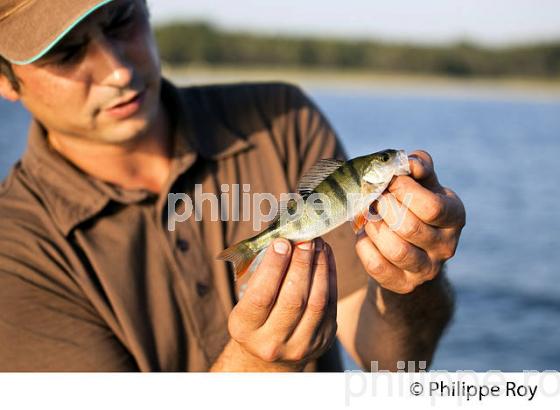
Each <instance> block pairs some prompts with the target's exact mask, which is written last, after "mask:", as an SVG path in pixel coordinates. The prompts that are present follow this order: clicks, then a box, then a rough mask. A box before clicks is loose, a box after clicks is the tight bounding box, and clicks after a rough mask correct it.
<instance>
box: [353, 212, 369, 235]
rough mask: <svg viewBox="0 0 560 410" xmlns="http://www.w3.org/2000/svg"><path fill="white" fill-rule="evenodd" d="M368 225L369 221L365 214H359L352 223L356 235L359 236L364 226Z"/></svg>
mask: <svg viewBox="0 0 560 410" xmlns="http://www.w3.org/2000/svg"><path fill="white" fill-rule="evenodd" d="M366 223H367V219H366V217H365V216H364V214H363V213H359V214H358V215H357V216H356V217H354V220H353V221H352V229H353V230H354V233H355V234H357V233H358V232H360V231H361V230H362V229H363V228H364V226H366Z"/></svg>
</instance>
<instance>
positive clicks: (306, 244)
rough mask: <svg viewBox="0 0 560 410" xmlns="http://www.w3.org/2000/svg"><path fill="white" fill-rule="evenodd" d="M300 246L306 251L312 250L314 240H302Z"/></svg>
mask: <svg viewBox="0 0 560 410" xmlns="http://www.w3.org/2000/svg"><path fill="white" fill-rule="evenodd" d="M298 248H300V249H303V250H304V251H310V250H311V249H313V241H309V242H302V243H300V244H299V245H298Z"/></svg>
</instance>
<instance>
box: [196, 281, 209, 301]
mask: <svg viewBox="0 0 560 410" xmlns="http://www.w3.org/2000/svg"><path fill="white" fill-rule="evenodd" d="M209 291H210V286H208V285H207V284H206V283H203V282H196V294H197V295H198V296H199V297H203V296H205V295H206V294H207V293H208V292H209Z"/></svg>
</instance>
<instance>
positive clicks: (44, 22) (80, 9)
mask: <svg viewBox="0 0 560 410" xmlns="http://www.w3.org/2000/svg"><path fill="white" fill-rule="evenodd" d="M112 1H114V0H0V56H2V57H4V58H5V59H6V60H8V61H10V62H11V63H12V64H16V65H24V64H30V63H32V62H34V61H36V60H38V59H39V58H41V57H42V56H44V55H45V54H46V53H47V52H48V51H49V50H50V49H52V48H53V47H54V46H55V45H56V44H57V43H58V42H59V41H60V40H61V39H62V38H63V37H64V36H65V35H66V34H68V32H70V31H71V30H72V29H73V28H74V27H76V25H78V24H79V23H80V22H81V21H82V20H83V19H85V18H86V17H87V16H88V15H90V14H91V13H93V12H94V11H95V10H97V9H99V8H100V7H102V6H104V5H106V4H107V3H110V2H112Z"/></svg>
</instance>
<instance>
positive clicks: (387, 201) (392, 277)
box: [356, 151, 466, 294]
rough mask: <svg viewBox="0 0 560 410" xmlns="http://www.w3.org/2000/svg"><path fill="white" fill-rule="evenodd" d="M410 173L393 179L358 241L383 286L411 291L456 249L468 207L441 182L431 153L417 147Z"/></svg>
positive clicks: (366, 263)
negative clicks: (375, 213) (373, 217)
mask: <svg viewBox="0 0 560 410" xmlns="http://www.w3.org/2000/svg"><path fill="white" fill-rule="evenodd" d="M409 163H410V169H411V175H410V176H399V177H396V178H394V179H393V181H392V182H391V184H390V185H389V187H388V190H387V191H386V192H385V193H384V194H382V195H381V197H380V198H379V199H378V201H377V202H376V211H377V213H378V214H379V215H378V216H377V218H376V219H375V220H373V221H369V222H368V223H367V224H366V226H365V230H364V232H363V233H362V234H361V235H360V236H359V237H358V240H357V242H356V252H357V253H358V256H359V257H360V259H361V261H362V263H363V265H364V267H365V269H366V271H367V272H368V273H369V275H370V276H371V277H372V278H373V279H374V280H375V281H376V282H377V283H378V284H379V285H380V286H381V287H383V288H385V289H388V290H390V291H393V292H396V293H402V294H404V293H410V292H412V291H413V290H414V289H416V287H418V286H419V285H421V284H422V283H424V282H426V281H428V280H432V279H434V278H435V277H436V276H437V275H438V274H439V272H440V271H441V268H442V266H443V263H444V262H445V261H446V260H448V259H450V258H452V257H453V255H454V254H455V250H456V248H457V244H458V242H459V237H460V235H461V230H462V228H463V227H464V226H465V218H466V217H465V207H464V205H463V203H462V202H461V199H459V197H458V196H457V194H455V192H453V191H452V190H451V189H449V188H446V187H443V186H441V185H440V183H439V181H438V179H437V176H436V173H435V171H434V164H433V161H432V158H431V156H430V155H429V154H428V153H427V152H425V151H414V152H413V153H412V154H411V155H410V156H409Z"/></svg>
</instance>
